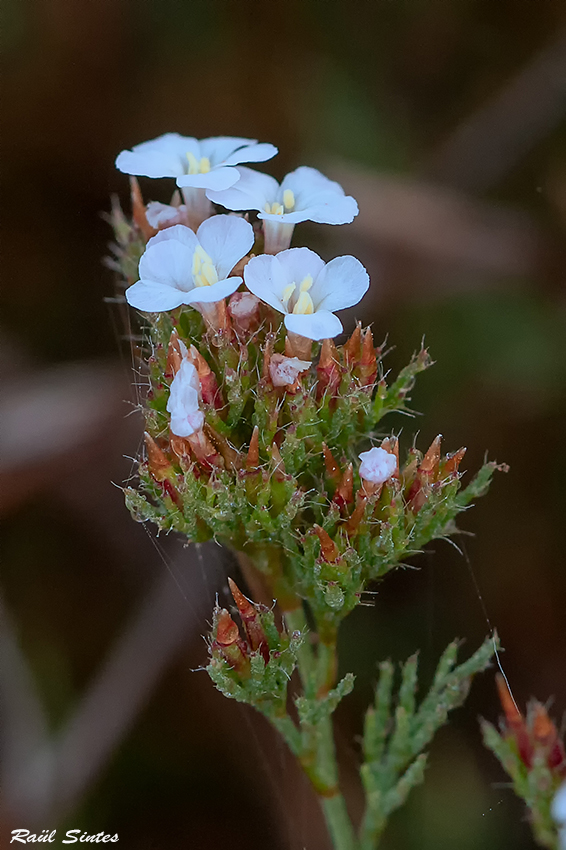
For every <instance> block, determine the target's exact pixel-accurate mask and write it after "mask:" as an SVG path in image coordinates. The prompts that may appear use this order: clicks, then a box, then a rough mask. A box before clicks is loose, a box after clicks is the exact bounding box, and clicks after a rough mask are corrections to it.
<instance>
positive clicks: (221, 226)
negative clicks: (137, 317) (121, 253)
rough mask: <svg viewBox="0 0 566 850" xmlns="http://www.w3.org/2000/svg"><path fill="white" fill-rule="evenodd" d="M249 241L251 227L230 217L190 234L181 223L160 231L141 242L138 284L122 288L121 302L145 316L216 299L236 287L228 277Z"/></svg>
mask: <svg viewBox="0 0 566 850" xmlns="http://www.w3.org/2000/svg"><path fill="white" fill-rule="evenodd" d="M253 243H254V233H253V228H252V226H251V224H249V223H248V222H247V221H244V219H243V218H239V217H238V216H233V215H215V216H213V217H212V218H209V219H207V220H206V221H204V222H203V223H202V224H201V226H200V227H199V229H198V230H197V232H196V235H195V234H194V233H193V231H192V230H191V229H190V228H188V227H185V226H184V225H182V224H177V225H174V226H173V227H167V228H165V229H164V230H160V231H159V233H158V234H157V235H156V236H153V237H152V238H151V239H150V240H149V242H148V243H147V247H146V249H145V251H144V253H143V255H142V258H141V260H140V267H139V275H140V280H138V281H137V283H134V285H133V286H130V287H129V288H128V289H126V300H127V302H128V304H131V306H132V307H137V309H138V310H145V311H146V312H148V313H159V312H161V311H163V310H174V309H175V307H179V306H180V305H181V304H193V305H194V304H210V303H213V302H216V301H221V300H222V299H223V298H226V297H227V296H228V295H231V294H232V293H233V292H235V291H236V289H237V288H238V287H239V285H240V284H241V282H242V278H241V277H228V275H229V273H230V272H231V271H232V269H233V268H234V266H235V265H236V263H238V262H239V261H240V260H241V259H242V257H245V256H246V254H248V253H249V251H250V250H251V248H252V245H253Z"/></svg>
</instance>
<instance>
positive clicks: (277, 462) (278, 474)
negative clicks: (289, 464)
mask: <svg viewBox="0 0 566 850" xmlns="http://www.w3.org/2000/svg"><path fill="white" fill-rule="evenodd" d="M270 452H271V460H272V463H273V477H274V478H275V480H276V481H283V479H284V477H285V464H284V463H283V458H282V457H281V452H280V451H279V446H278V445H277V443H272V444H271V448H270Z"/></svg>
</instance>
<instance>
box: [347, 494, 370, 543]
mask: <svg viewBox="0 0 566 850" xmlns="http://www.w3.org/2000/svg"><path fill="white" fill-rule="evenodd" d="M367 501H368V499H367V496H366V494H365V493H364V492H363V490H358V493H357V495H356V507H355V508H354V510H353V511H352V513H351V515H350V518H349V519H348V522H347V523H346V525H345V526H344V528H345V531H346V534H347V535H348V537H353V536H354V535H355V534H357V532H358V529H359V527H360V523H361V521H362V520H363V518H364V514H365V512H366V505H367Z"/></svg>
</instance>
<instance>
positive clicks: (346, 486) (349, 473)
mask: <svg viewBox="0 0 566 850" xmlns="http://www.w3.org/2000/svg"><path fill="white" fill-rule="evenodd" d="M333 501H334V502H336V504H337V505H338V507H339V508H340V511H341V512H342V513H345V511H346V510H347V508H348V505H351V504H352V502H353V501H354V467H353V465H352V464H351V463H350V464H348V466H347V467H346V469H345V471H344V474H343V476H342V479H341V481H340V484H339V485H338V487H337V488H336V492H335V493H334V499H333Z"/></svg>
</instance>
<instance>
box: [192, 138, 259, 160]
mask: <svg viewBox="0 0 566 850" xmlns="http://www.w3.org/2000/svg"><path fill="white" fill-rule="evenodd" d="M255 144H257V139H241V138H239V137H238V136H212V137H210V138H209V139H203V140H202V141H201V143H200V149H201V154H200V155H201V156H207V157H208V158H209V160H210V164H211V165H212V166H215V165H220V164H221V163H223V162H224V161H225V160H226V158H227V157H229V156H230V154H231V153H234V151H237V150H238V148H243V147H245V146H247V145H255Z"/></svg>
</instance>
